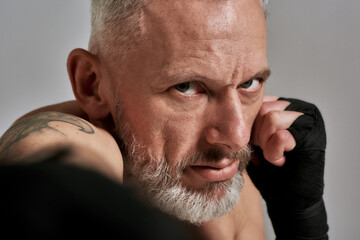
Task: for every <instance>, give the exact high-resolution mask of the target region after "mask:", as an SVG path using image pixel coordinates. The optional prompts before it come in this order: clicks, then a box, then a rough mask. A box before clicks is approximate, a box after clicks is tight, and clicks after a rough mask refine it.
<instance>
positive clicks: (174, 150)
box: [163, 114, 202, 164]
mask: <svg viewBox="0 0 360 240" xmlns="http://www.w3.org/2000/svg"><path fill="white" fill-rule="evenodd" d="M201 122H202V121H201V117H200V116H197V115H196V114H192V115H190V114H187V115H183V116H173V118H172V119H169V120H168V121H167V123H166V125H165V127H164V129H163V135H164V138H165V139H166V144H165V145H164V154H165V156H166V157H167V159H168V162H169V163H172V164H175V163H177V162H179V161H182V160H183V159H184V158H185V157H187V156H189V155H192V154H194V153H195V152H197V146H198V143H199V139H200V136H201V129H202V127H201V125H202V124H201Z"/></svg>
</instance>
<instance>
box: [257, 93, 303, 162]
mask: <svg viewBox="0 0 360 240" xmlns="http://www.w3.org/2000/svg"><path fill="white" fill-rule="evenodd" d="M289 105H290V102H288V101H284V100H278V97H276V96H269V95H265V96H264V100H263V104H262V107H261V109H260V111H259V114H258V116H257V118H256V120H255V122H254V126H253V131H252V136H251V142H252V144H254V145H255V146H258V147H260V148H261V149H262V151H263V154H264V157H265V159H266V160H268V161H269V162H270V163H272V164H274V165H276V166H282V165H284V163H285V159H286V158H285V156H284V152H289V151H291V150H293V149H294V148H295V146H296V141H295V138H294V136H293V135H292V134H291V133H290V131H289V130H288V128H289V127H290V126H291V125H292V123H293V122H294V121H295V120H296V119H297V118H298V117H299V116H301V115H303V113H301V112H297V111H285V109H286V108H287V107H288V106H289Z"/></svg>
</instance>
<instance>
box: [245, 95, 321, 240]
mask: <svg viewBox="0 0 360 240" xmlns="http://www.w3.org/2000/svg"><path fill="white" fill-rule="evenodd" d="M279 100H284V101H289V102H290V103H291V104H290V105H289V106H288V107H287V108H286V109H285V110H288V111H297V112H302V113H304V115H302V116H300V117H299V118H297V119H296V120H295V122H294V123H293V124H292V125H291V126H290V128H289V129H288V130H289V131H290V132H291V133H292V135H293V136H294V138H295V140H296V147H295V148H294V149H293V150H292V151H290V152H287V153H285V157H286V162H285V164H284V166H282V167H277V166H274V165H272V164H271V163H269V162H268V161H266V160H265V159H264V156H263V154H262V151H261V149H260V148H259V147H254V151H255V154H256V155H257V157H258V158H259V162H260V164H258V165H256V166H255V165H254V164H253V163H250V164H249V166H248V169H247V171H248V173H249V175H250V177H251V179H252V181H253V182H254V184H255V186H256V187H257V188H258V189H259V191H260V193H261V195H262V196H263V198H264V200H265V201H266V204H267V208H268V213H269V217H270V219H271V221H272V224H273V227H274V231H275V234H276V236H277V239H278V240H283V239H286V240H289V239H307V240H323V239H328V236H327V231H328V225H327V216H326V210H325V206H324V202H323V199H322V195H323V189H324V164H325V147H326V134H325V127H324V121H323V119H322V117H321V114H320V112H319V110H318V109H317V107H316V106H315V105H313V104H310V103H307V102H304V101H300V100H296V99H286V98H279Z"/></svg>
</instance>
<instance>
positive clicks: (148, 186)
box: [116, 110, 252, 225]
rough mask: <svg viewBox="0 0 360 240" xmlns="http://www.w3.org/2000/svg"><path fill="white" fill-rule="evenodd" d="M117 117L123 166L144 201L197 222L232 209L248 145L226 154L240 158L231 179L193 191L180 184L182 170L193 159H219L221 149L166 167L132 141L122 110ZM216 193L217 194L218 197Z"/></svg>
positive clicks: (131, 132)
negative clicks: (236, 169)
mask: <svg viewBox="0 0 360 240" xmlns="http://www.w3.org/2000/svg"><path fill="white" fill-rule="evenodd" d="M118 113H120V110H119V111H118ZM118 116H119V117H120V116H121V117H120V119H118V120H117V124H116V125H117V127H118V129H117V133H118V134H117V135H118V136H119V138H120V141H119V142H120V148H121V152H122V153H123V158H124V167H125V170H126V172H127V173H129V175H130V179H129V180H130V182H131V183H132V184H134V185H135V186H136V188H137V190H138V192H139V194H140V195H141V196H142V197H143V198H144V199H145V200H146V202H148V203H151V204H152V205H153V206H154V207H156V208H158V209H160V210H161V211H163V212H165V213H167V214H170V215H173V216H175V217H176V218H178V219H179V220H183V221H187V222H190V223H192V224H197V225H198V224H201V223H203V222H207V221H210V220H212V219H215V218H219V217H221V216H223V215H225V214H227V213H228V212H229V211H230V210H231V209H233V208H234V206H235V205H236V203H237V201H238V199H239V195H240V192H241V190H242V187H243V177H242V174H241V173H242V171H243V170H244V169H245V168H246V166H247V163H248V162H249V159H250V157H251V152H252V151H251V149H250V147H249V146H247V147H245V148H244V149H242V150H240V151H238V152H235V153H232V154H230V156H228V157H231V158H232V159H234V160H235V159H238V160H240V164H239V170H238V172H237V173H236V175H235V176H234V177H233V178H231V179H229V180H226V181H222V182H214V183H208V184H207V186H206V187H205V188H203V189H201V190H195V189H191V188H188V187H186V186H184V185H183V184H182V183H181V175H182V173H183V170H184V169H185V168H186V167H187V166H189V165H191V164H194V163H196V162H204V160H207V161H209V160H211V161H217V160H220V159H221V158H222V157H223V156H224V154H222V153H221V151H216V150H213V151H208V152H207V153H204V154H200V153H198V154H195V155H193V156H190V157H188V158H186V159H183V161H180V162H179V163H178V164H177V165H175V166H169V164H168V161H167V160H166V158H165V157H160V158H155V157H153V156H152V151H151V149H148V148H147V147H146V146H142V145H141V144H140V143H139V142H138V141H137V140H136V138H135V136H134V134H133V131H131V128H130V125H129V124H128V123H126V121H124V119H123V116H124V115H123V113H122V112H121V114H119V115H118ZM120 120H121V121H120ZM219 193H221V194H220V195H221V196H218V195H219Z"/></svg>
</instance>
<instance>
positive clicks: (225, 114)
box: [101, 1, 268, 188]
mask: <svg viewBox="0 0 360 240" xmlns="http://www.w3.org/2000/svg"><path fill="white" fill-rule="evenodd" d="M248 9H251V11H247V10H248ZM224 15H225V16H227V17H226V19H225V21H223V20H224V19H223V16H224ZM168 19H170V20H168ZM255 23H256V24H255ZM219 24H220V26H221V27H219ZM141 27H142V29H141V30H142V32H143V36H144V39H151V41H143V44H142V45H141V46H140V47H137V48H136V49H135V50H133V51H131V53H129V54H128V55H127V56H126V57H125V58H126V61H123V62H122V64H121V66H120V67H117V65H118V64H117V63H118V61H109V60H108V59H110V58H106V59H101V60H103V62H104V64H103V65H102V66H104V71H105V72H106V73H105V75H107V76H112V78H111V79H110V80H109V81H108V84H109V85H111V87H108V88H107V89H109V90H110V89H111V90H112V89H115V91H114V92H116V94H117V96H118V97H119V100H120V102H121V104H122V106H123V111H124V114H123V117H124V118H125V119H126V122H128V123H129V124H130V125H131V128H132V129H133V130H134V135H135V136H136V137H137V138H138V141H140V143H141V144H143V145H145V146H148V147H149V148H151V149H152V150H153V154H154V155H155V156H166V157H167V159H168V161H169V164H171V165H173V164H175V163H176V162H178V161H181V160H182V159H183V158H185V157H186V156H189V155H192V154H194V153H195V152H198V151H204V150H207V149H211V148H214V147H217V148H220V149H222V150H223V151H225V152H227V153H230V152H234V151H238V150H240V149H241V148H243V147H245V146H246V145H247V144H248V142H249V140H250V135H251V129H252V125H253V122H254V120H255V117H256V115H257V113H258V111H259V109H260V107H261V104H262V96H263V86H262V85H263V81H265V80H266V77H267V71H268V65H267V61H266V31H265V19H264V15H263V12H262V9H261V6H260V4H259V3H258V2H257V1H241V2H240V1H230V2H226V3H223V2H217V1H214V2H213V1H211V2H208V1H206V2H203V1H185V2H183V1H181V2H180V1H170V2H169V1H167V2H166V3H164V2H160V1H154V2H151V3H150V4H148V5H146V8H145V9H144V12H143V21H142V23H141ZM254 78H258V79H259V84H258V85H257V86H256V87H254V89H250V88H249V89H247V88H244V87H242V84H244V83H247V82H248V81H250V80H252V79H254ZM187 82H190V83H191V88H190V89H189V91H187V92H185V93H182V92H180V91H178V90H177V89H176V85H177V84H182V83H187ZM253 85H256V84H253ZM111 90H110V92H107V93H106V94H104V95H105V96H109V97H108V100H107V102H108V103H109V105H110V106H109V108H110V109H111V115H112V117H113V118H114V119H115V120H116V119H117V118H118V116H117V114H116V110H115V106H114V105H112V104H113V102H114V101H113V97H114V93H112V92H111ZM105 91H106V90H105ZM231 163H232V161H231V160H230V159H223V160H222V161H219V166H212V167H219V168H220V167H222V166H228V165H230V164H231ZM203 166H208V164H207V163H204V164H203ZM125 171H126V170H125ZM224 171H225V170H224ZM232 176H233V174H232V175H231V174H230V175H226V174H225V175H224V176H223V177H221V176H219V178H221V179H219V178H214V179H213V181H217V180H226V179H227V178H230V177H232ZM125 177H126V172H125ZM208 181H212V180H211V179H210V180H209V179H205V177H204V176H201V174H197V172H196V171H192V169H187V170H185V172H184V174H183V183H184V185H187V186H190V187H192V188H202V187H203V186H204V184H206V183H207V182H208Z"/></svg>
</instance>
